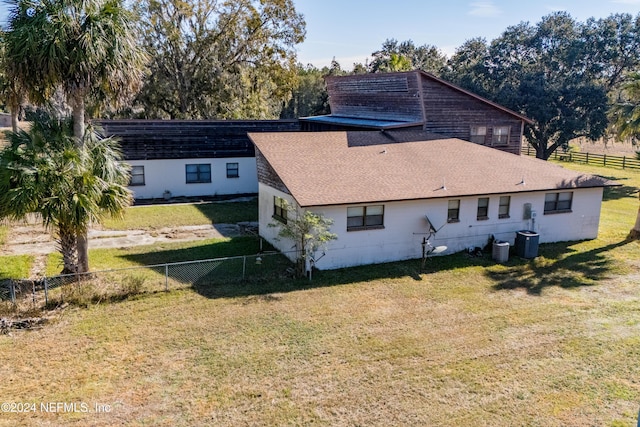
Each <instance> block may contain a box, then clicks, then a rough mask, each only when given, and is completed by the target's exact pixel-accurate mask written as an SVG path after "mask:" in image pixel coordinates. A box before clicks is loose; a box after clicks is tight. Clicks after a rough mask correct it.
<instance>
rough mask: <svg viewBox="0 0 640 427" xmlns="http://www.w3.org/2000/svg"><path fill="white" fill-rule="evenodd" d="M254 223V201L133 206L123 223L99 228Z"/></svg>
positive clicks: (110, 222)
mask: <svg viewBox="0 0 640 427" xmlns="http://www.w3.org/2000/svg"><path fill="white" fill-rule="evenodd" d="M257 220H258V201H257V199H254V200H251V201H248V202H222V203H220V202H214V203H190V204H179V205H178V204H168V205H149V206H133V207H130V208H128V209H127V211H126V213H125V216H124V219H122V220H112V219H109V220H106V221H105V222H104V224H103V226H104V228H106V229H110V230H140V229H157V228H163V227H178V226H183V225H202V224H235V223H238V222H241V221H257Z"/></svg>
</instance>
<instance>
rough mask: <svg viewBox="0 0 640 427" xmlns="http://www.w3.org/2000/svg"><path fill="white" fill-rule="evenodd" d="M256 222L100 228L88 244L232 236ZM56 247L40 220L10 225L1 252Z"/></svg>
mask: <svg viewBox="0 0 640 427" xmlns="http://www.w3.org/2000/svg"><path fill="white" fill-rule="evenodd" d="M257 226H258V224H257V223H255V222H242V223H238V224H215V225H211V224H209V225H190V226H182V227H166V228H161V229H154V230H115V231H114V230H99V229H92V230H90V231H89V248H128V247H132V246H141V245H152V244H154V243H164V242H187V241H193V240H204V239H215V238H222V237H234V236H242V235H247V234H251V233H252V232H253V233H255V231H256V230H257ZM55 251H56V242H55V240H54V239H53V237H52V235H51V233H50V232H48V231H47V230H45V229H44V228H43V227H42V226H41V225H39V224H21V225H16V226H12V227H11V228H10V229H9V233H8V235H7V242H6V243H5V245H4V246H2V247H1V248H0V255H46V254H49V253H51V252H55Z"/></svg>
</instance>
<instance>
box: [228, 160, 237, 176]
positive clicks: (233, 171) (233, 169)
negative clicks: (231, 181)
mask: <svg viewBox="0 0 640 427" xmlns="http://www.w3.org/2000/svg"><path fill="white" fill-rule="evenodd" d="M239 177H240V169H239V166H238V163H227V178H239Z"/></svg>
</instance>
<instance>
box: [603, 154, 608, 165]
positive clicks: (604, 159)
mask: <svg viewBox="0 0 640 427" xmlns="http://www.w3.org/2000/svg"><path fill="white" fill-rule="evenodd" d="M602 166H607V155H606V154H605V155H604V156H603V157H602Z"/></svg>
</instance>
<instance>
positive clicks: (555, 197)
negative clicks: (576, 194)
mask: <svg viewBox="0 0 640 427" xmlns="http://www.w3.org/2000/svg"><path fill="white" fill-rule="evenodd" d="M572 202H573V192H572V191H565V192H559V193H547V194H545V196H544V213H545V214H552V213H564V212H571V204H572Z"/></svg>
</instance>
